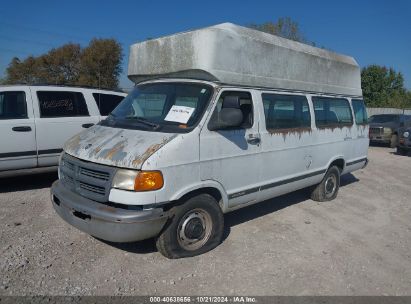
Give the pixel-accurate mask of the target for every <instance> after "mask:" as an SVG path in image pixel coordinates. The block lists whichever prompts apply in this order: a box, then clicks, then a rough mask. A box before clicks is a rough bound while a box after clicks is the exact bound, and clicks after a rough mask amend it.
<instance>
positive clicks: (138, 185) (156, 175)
mask: <svg viewBox="0 0 411 304" xmlns="http://www.w3.org/2000/svg"><path fill="white" fill-rule="evenodd" d="M163 185H164V180H163V175H162V174H161V172H160V171H137V170H125V169H119V170H117V172H116V175H115V176H114V179H113V188H117V189H123V190H130V191H152V190H158V189H161V188H162V187H163Z"/></svg>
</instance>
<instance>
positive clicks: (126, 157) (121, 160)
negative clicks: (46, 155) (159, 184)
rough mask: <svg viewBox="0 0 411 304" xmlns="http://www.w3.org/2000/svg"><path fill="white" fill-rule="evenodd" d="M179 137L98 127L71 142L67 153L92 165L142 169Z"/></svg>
mask: <svg viewBox="0 0 411 304" xmlns="http://www.w3.org/2000/svg"><path fill="white" fill-rule="evenodd" d="M176 136H177V134H175V133H158V132H147V131H140V130H128V129H118V128H112V127H105V126H100V125H96V126H93V127H91V128H90V129H87V130H85V131H83V132H81V133H79V134H77V135H75V136H73V137H72V138H70V139H69V140H68V141H67V142H66V143H65V144H64V151H65V152H66V153H68V154H70V155H72V156H74V157H77V158H80V159H83V160H86V161H90V162H95V163H99V164H104V165H109V166H115V167H122V168H130V169H141V167H142V165H143V163H144V162H145V161H146V160H147V159H148V158H149V157H150V156H151V155H152V154H153V153H155V152H156V151H157V150H159V149H160V148H161V147H162V146H164V145H165V144H166V143H168V142H169V141H170V140H172V139H173V138H174V137H176Z"/></svg>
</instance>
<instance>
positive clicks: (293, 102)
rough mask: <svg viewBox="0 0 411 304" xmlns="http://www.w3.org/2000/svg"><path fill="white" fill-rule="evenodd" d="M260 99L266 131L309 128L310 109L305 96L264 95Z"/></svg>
mask: <svg viewBox="0 0 411 304" xmlns="http://www.w3.org/2000/svg"><path fill="white" fill-rule="evenodd" d="M262 99H263V104H264V114H265V125H266V128H267V130H268V131H270V130H281V129H295V128H310V127H311V118H310V108H309V106H308V102H307V98H305V96H299V95H282V94H266V93H264V94H262Z"/></svg>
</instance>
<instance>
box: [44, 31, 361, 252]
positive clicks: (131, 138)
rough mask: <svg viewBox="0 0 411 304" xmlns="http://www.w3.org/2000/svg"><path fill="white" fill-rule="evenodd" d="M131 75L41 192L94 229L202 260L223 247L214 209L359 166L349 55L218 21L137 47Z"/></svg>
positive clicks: (331, 186) (357, 99)
mask: <svg viewBox="0 0 411 304" xmlns="http://www.w3.org/2000/svg"><path fill="white" fill-rule="evenodd" d="M165 59H167V60H165ZM158 62H161V63H162V64H158ZM308 67H312V69H311V70H310V73H307V72H306V71H307V68H308ZM314 67H315V68H314ZM128 74H129V78H130V79H131V80H133V81H135V82H136V84H137V85H136V87H135V88H134V90H133V91H132V92H131V93H130V94H129V95H128V96H127V97H126V98H125V99H124V100H123V101H122V102H121V103H120V105H119V106H118V107H117V108H116V109H115V110H114V111H113V112H112V113H111V115H110V116H109V117H108V118H107V119H106V120H104V121H102V122H101V123H99V124H98V125H96V126H93V127H92V128H90V129H89V130H86V131H85V132H82V133H80V134H78V135H76V136H74V137H73V138H71V139H70V140H68V141H67V142H66V144H65V145H64V153H63V154H62V157H61V161H60V166H59V180H58V181H56V182H55V183H54V184H53V186H52V188H51V194H52V201H53V207H54V209H55V210H56V212H57V213H58V214H59V215H60V216H61V217H62V218H63V219H64V220H65V221H67V222H68V223H69V224H71V225H73V226H75V227H77V228H78V229H80V230H83V231H85V232H87V233H89V234H91V235H93V236H96V237H98V238H101V239H105V240H108V241H113V242H132V241H137V240H143V239H147V238H151V237H156V238H157V241H156V244H157V248H158V250H159V251H160V252H161V253H162V254H163V255H164V256H166V257H169V258H180V257H187V256H194V255H198V254H201V253H204V252H206V251H208V250H211V249H212V248H214V247H215V246H217V245H218V244H219V243H220V242H221V239H222V236H223V232H224V216H223V213H226V212H230V211H232V210H235V209H239V208H242V207H245V206H247V205H251V204H255V203H258V202H261V201H264V200H267V199H269V198H272V197H275V196H279V195H282V194H285V193H288V192H292V191H295V190H298V189H302V188H306V187H310V190H311V191H310V192H311V197H312V199H314V200H317V201H329V200H332V199H334V198H335V197H336V196H337V193H338V189H339V185H340V176H341V175H342V174H346V173H349V172H352V171H355V170H358V169H361V168H363V167H364V166H365V165H366V164H367V152H368V142H369V139H368V123H367V116H366V113H367V112H366V108H365V105H364V102H363V100H362V91H361V78H360V68H359V66H358V64H357V63H356V61H355V60H354V59H353V58H351V57H348V56H344V55H340V54H335V53H331V52H329V51H326V50H322V49H319V48H315V47H312V46H308V45H305V44H301V43H298V42H295V41H290V40H287V39H284V38H280V37H277V36H273V35H270V34H266V33H262V32H259V31H256V30H251V29H248V28H244V27H240V26H236V25H233V24H221V25H217V26H213V27H209V28H205V29H201V30H197V31H191V32H185V33H181V34H177V35H172V36H168V37H163V38H159V39H157V40H149V41H147V42H142V43H137V44H135V45H133V46H132V47H131V49H130V59H129V70H128Z"/></svg>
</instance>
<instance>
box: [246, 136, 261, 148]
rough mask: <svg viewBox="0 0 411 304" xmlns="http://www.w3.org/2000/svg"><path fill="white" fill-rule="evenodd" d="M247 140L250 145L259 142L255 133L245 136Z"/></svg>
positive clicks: (258, 137) (259, 139)
mask: <svg viewBox="0 0 411 304" xmlns="http://www.w3.org/2000/svg"><path fill="white" fill-rule="evenodd" d="M247 142H248V143H249V144H250V145H258V144H259V143H260V142H261V138H260V136H259V135H257V134H249V135H248V138H247Z"/></svg>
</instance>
